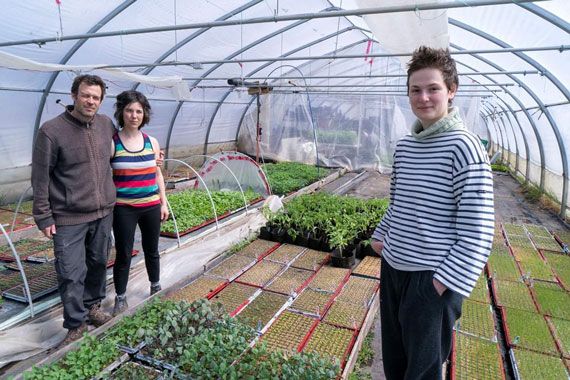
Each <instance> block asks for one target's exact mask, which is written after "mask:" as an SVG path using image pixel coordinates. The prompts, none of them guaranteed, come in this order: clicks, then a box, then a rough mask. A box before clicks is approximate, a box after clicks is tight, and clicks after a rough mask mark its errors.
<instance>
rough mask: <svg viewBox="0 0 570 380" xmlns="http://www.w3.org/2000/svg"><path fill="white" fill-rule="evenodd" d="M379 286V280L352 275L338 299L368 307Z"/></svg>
mask: <svg viewBox="0 0 570 380" xmlns="http://www.w3.org/2000/svg"><path fill="white" fill-rule="evenodd" d="M379 287H380V281H378V280H374V279H371V278H364V277H356V276H350V277H349V278H348V281H347V282H346V283H345V284H344V286H343V287H342V290H341V291H340V293H339V295H338V297H337V298H336V300H337V301H341V302H346V303H352V304H355V305H359V306H364V307H368V306H370V303H371V301H372V297H373V296H374V294H376V291H377V290H378V288H379Z"/></svg>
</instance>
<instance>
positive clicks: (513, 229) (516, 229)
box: [503, 223, 526, 237]
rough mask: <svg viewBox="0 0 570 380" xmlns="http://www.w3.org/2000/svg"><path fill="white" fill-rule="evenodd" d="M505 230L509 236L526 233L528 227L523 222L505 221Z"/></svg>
mask: <svg viewBox="0 0 570 380" xmlns="http://www.w3.org/2000/svg"><path fill="white" fill-rule="evenodd" d="M503 231H505V235H507V237H508V236H509V235H526V229H525V228H524V225H522V224H514V223H503Z"/></svg>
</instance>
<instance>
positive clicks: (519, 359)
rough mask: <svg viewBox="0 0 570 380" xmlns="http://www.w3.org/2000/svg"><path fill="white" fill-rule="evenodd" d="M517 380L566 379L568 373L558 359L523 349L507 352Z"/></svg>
mask: <svg viewBox="0 0 570 380" xmlns="http://www.w3.org/2000/svg"><path fill="white" fill-rule="evenodd" d="M509 355H510V357H511V362H512V363H513V371H514V373H515V379H517V380H535V379H540V380H561V379H568V372H567V370H566V368H565V367H564V363H563V362H562V360H561V359H560V358H557V357H554V356H549V355H543V354H540V353H536V352H531V351H528V350H523V349H516V348H515V349H511V350H510V351H509Z"/></svg>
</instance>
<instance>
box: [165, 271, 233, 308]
mask: <svg viewBox="0 0 570 380" xmlns="http://www.w3.org/2000/svg"><path fill="white" fill-rule="evenodd" d="M226 284H227V281H226V280H223V279H220V278H215V277H209V276H200V277H198V278H197V279H196V280H195V281H193V282H191V283H190V284H188V285H186V286H184V287H182V288H180V289H178V290H177V291H176V292H174V293H173V294H171V295H170V296H169V298H171V299H173V300H175V301H182V300H186V301H188V302H189V303H192V302H194V301H196V300H198V299H200V298H208V299H209V298H211V297H213V296H214V294H215V293H216V292H218V291H219V290H221V289H222V288H223V287H224V286H225V285H226Z"/></svg>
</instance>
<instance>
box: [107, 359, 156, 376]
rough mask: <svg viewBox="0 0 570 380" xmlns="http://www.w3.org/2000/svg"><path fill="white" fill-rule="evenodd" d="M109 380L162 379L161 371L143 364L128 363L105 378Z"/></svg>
mask: <svg viewBox="0 0 570 380" xmlns="http://www.w3.org/2000/svg"><path fill="white" fill-rule="evenodd" d="M106 378H108V379H109V380H123V379H145V380H158V379H163V378H164V377H163V374H162V372H161V371H159V370H157V369H155V368H153V367H148V366H146V365H144V364H140V363H137V362H133V361H129V362H126V363H124V364H122V365H121V366H120V367H119V368H117V369H116V370H115V371H113V372H112V373H111V374H110V377H106Z"/></svg>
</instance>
